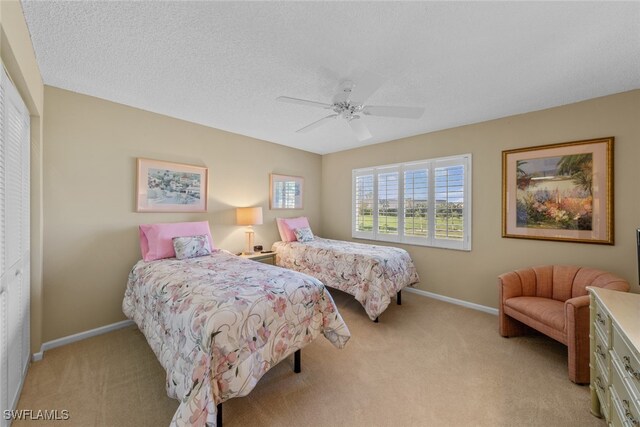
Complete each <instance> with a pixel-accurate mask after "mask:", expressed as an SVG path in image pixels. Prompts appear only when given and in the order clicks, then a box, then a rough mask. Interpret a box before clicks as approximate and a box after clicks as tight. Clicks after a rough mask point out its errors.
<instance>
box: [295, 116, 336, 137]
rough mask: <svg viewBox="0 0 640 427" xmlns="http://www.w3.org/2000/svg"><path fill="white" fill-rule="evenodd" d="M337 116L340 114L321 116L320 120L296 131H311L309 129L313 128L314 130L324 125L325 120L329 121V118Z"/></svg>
mask: <svg viewBox="0 0 640 427" xmlns="http://www.w3.org/2000/svg"><path fill="white" fill-rule="evenodd" d="M336 117H338V115H337V114H329V115H328V116H326V117H323V118H321V119H320V120H317V121H315V122H313V123H311V124H310V125H306V126H305V127H303V128H300V129H298V130H297V131H296V132H297V133H306V132H309V131H311V130H313V129H315V128H317V127H320V126H322V125H323V124H324V122H326V121H328V120H330V119H334V118H336Z"/></svg>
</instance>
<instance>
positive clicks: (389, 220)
mask: <svg viewBox="0 0 640 427" xmlns="http://www.w3.org/2000/svg"><path fill="white" fill-rule="evenodd" d="M377 181H378V188H377V191H376V195H377V198H378V201H377V207H378V209H377V214H378V215H377V216H378V218H377V219H378V220H377V223H378V227H377V236H378V239H381V240H383V239H384V240H392V241H395V240H397V238H398V236H399V228H400V224H399V219H400V218H399V217H398V209H399V207H400V205H399V199H401V198H402V197H401V194H399V192H400V182H399V181H400V172H399V171H398V169H397V168H392V169H384V170H380V171H378V173H377Z"/></svg>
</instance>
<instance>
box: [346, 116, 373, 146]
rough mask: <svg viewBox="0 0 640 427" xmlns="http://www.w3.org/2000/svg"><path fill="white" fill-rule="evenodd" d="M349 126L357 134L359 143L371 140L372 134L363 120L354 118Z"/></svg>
mask: <svg viewBox="0 0 640 427" xmlns="http://www.w3.org/2000/svg"><path fill="white" fill-rule="evenodd" d="M349 126H351V129H352V130H353V132H355V134H356V137H357V138H358V141H366V140H367V139H369V138H371V132H369V129H367V126H366V125H365V124H364V123H363V122H362V120H360V119H358V118H356V117H354V118H353V119H351V120H350V121H349Z"/></svg>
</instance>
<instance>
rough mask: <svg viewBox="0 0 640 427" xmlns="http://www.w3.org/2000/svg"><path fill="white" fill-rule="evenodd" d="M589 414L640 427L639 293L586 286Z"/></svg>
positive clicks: (611, 421) (619, 423)
mask: <svg viewBox="0 0 640 427" xmlns="http://www.w3.org/2000/svg"><path fill="white" fill-rule="evenodd" d="M588 289H589V295H590V297H591V305H590V313H591V327H590V332H589V337H590V342H591V348H590V350H591V352H590V367H591V413H592V414H594V415H595V416H597V417H603V416H604V418H605V419H606V420H607V422H608V424H609V425H611V426H614V427H617V426H628V427H640V295H638V294H632V293H627V292H618V291H611V290H608V289H601V288H596V287H593V288H588Z"/></svg>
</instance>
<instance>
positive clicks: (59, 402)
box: [13, 291, 604, 427]
mask: <svg viewBox="0 0 640 427" xmlns="http://www.w3.org/2000/svg"><path fill="white" fill-rule="evenodd" d="M332 294H333V295H334V299H335V300H336V303H337V305H338V307H339V310H340V313H341V314H342V316H343V317H344V319H345V321H346V322H347V324H348V326H349V328H350V330H351V334H352V338H351V341H350V342H349V343H348V344H347V346H346V347H345V349H343V350H337V349H336V348H334V347H333V346H332V345H331V344H329V342H328V341H326V340H325V339H324V338H322V337H321V338H319V339H318V340H316V341H315V342H314V343H312V344H311V345H309V346H307V347H306V348H304V349H303V351H302V373H300V374H295V373H293V370H292V366H293V357H290V358H289V359H288V360H285V361H283V362H282V363H280V364H279V365H277V366H275V367H274V368H272V369H271V371H269V372H268V373H267V374H266V375H265V376H264V377H263V378H262V380H261V381H260V382H259V383H258V385H257V387H256V388H255V389H254V390H253V391H252V392H251V393H250V394H249V395H248V396H246V397H242V398H236V399H232V400H230V401H228V402H225V403H224V405H223V406H224V411H223V412H224V424H225V426H229V427H232V426H300V425H307V426H527V425H528V426H604V421H602V420H600V419H598V418H595V417H594V416H592V415H591V414H590V412H589V407H590V405H589V387H587V386H577V385H575V384H573V383H571V382H570V381H569V379H568V377H567V359H566V357H567V354H566V348H565V347H564V346H563V345H561V344H559V343H557V342H555V341H553V340H551V339H549V338H546V337H544V336H541V335H535V336H528V337H519V338H509V339H506V338H502V337H500V336H499V334H498V319H497V318H496V316H493V315H490V314H485V313H481V312H478V311H474V310H470V309H466V308H463V307H459V306H456V305H451V304H448V303H444V302H440V301H436V300H433V299H429V298H424V297H422V296H419V295H415V294H410V293H408V292H403V304H402V306H396V305H395V303H394V304H392V305H391V306H390V307H389V308H388V309H387V311H386V312H385V313H384V314H383V315H382V316H381V317H380V323H378V324H376V323H373V322H371V321H370V320H369V319H368V317H367V316H366V315H365V313H364V310H363V309H362V307H361V306H360V304H358V303H357V302H356V301H355V300H354V299H353V298H352V297H350V296H348V295H346V294H343V293H341V292H338V291H332ZM177 406H178V402H177V401H175V400H172V399H169V398H168V397H167V396H166V393H165V388H164V370H163V369H162V367H161V366H160V364H159V363H158V362H157V360H156V358H155V355H154V354H153V352H152V351H151V349H150V348H149V347H148V345H147V343H146V340H145V338H144V336H143V335H142V334H141V333H140V332H139V331H138V330H137V329H136V328H135V327H130V328H127V329H123V330H119V331H116V332H112V333H109V334H105V335H102V336H98V337H94V338H91V339H88V340H84V341H81V342H77V343H74V344H71V345H68V346H65V347H60V348H57V349H54V350H51V351H48V352H46V353H45V356H44V359H43V360H42V361H40V362H36V363H33V364H32V365H31V367H30V368H29V374H28V376H27V379H26V382H25V386H24V389H23V392H22V397H21V399H20V402H19V404H18V407H19V409H32V410H38V409H49V410H51V409H58V410H61V409H67V410H69V413H70V417H71V418H70V420H69V421H67V422H62V421H61V422H58V423H55V424H56V425H65V426H71V425H73V426H167V425H168V424H169V421H170V420H171V416H172V415H173V412H174V411H175V409H176V408H177ZM13 425H14V426H24V425H29V423H26V422H15V423H14V424H13ZM31 425H49V424H48V423H46V424H45V423H42V422H32V423H31Z"/></svg>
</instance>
